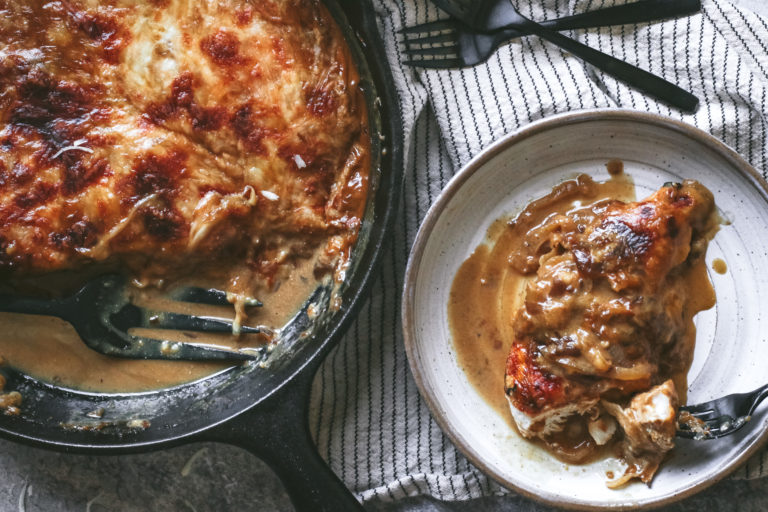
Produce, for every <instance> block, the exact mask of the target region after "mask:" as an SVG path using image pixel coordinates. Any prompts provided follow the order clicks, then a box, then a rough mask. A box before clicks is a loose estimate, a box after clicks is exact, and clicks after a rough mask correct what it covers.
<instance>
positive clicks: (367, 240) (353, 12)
mask: <svg viewBox="0 0 768 512" xmlns="http://www.w3.org/2000/svg"><path fill="white" fill-rule="evenodd" d="M325 4H326V5H327V6H328V8H329V10H330V11H331V13H332V15H333V16H334V18H335V19H336V20H337V22H338V23H339V25H340V26H341V27H342V31H343V32H344V35H345V37H346V38H347V42H348V43H349V45H350V47H351V48H352V51H353V53H354V54H355V56H356V60H357V62H358V67H359V70H360V76H361V86H363V88H364V90H365V92H366V99H367V103H368V109H369V114H370V120H371V121H370V127H371V139H372V141H373V154H374V158H373V170H372V176H371V178H372V180H371V192H370V197H369V202H368V203H369V204H368V209H367V211H366V214H365V217H364V221H363V227H362V229H361V233H360V238H359V240H358V242H357V244H356V247H355V250H354V252H353V256H352V266H351V268H350V271H349V272H348V275H347V280H346V282H345V285H344V287H343V288H342V290H341V296H342V304H343V305H342V307H341V308H340V309H339V310H337V311H329V312H327V313H325V314H323V315H320V317H318V318H315V319H313V320H310V319H309V317H308V316H307V315H306V313H304V312H302V313H300V314H299V315H297V317H296V318H295V319H294V321H293V322H292V328H291V332H292V335H291V336H288V338H289V339H288V340H286V341H284V342H283V343H282V344H281V345H280V348H279V349H278V350H277V351H276V352H275V353H274V354H272V356H271V360H270V366H269V367H268V368H258V367H254V366H251V367H238V368H234V369H231V370H227V371H224V372H222V373H220V374H217V375H214V376H212V377H209V378H207V379H204V380H202V381H199V382H196V383H192V384H188V385H184V386H181V387H178V388H174V389H169V390H163V391H153V392H148V393H141V394H130V395H105V394H89V393H83V392H78V391H73V390H67V389H62V388H58V387H55V386H52V385H49V384H45V383H41V382H39V381H37V380H35V379H33V378H30V377H28V376H25V375H23V374H21V373H19V372H16V371H14V370H12V369H4V370H3V372H4V374H5V375H6V377H7V380H8V385H7V389H9V390H18V391H20V392H21V393H22V395H23V397H24V403H23V407H22V414H21V415H20V416H18V417H9V416H2V417H0V435H2V436H3V437H6V438H8V439H10V440H13V441H18V442H23V443H27V444H31V445H34V446H38V447H43V448H49V449H54V450H60V451H65V452H79V453H89V454H93V453H96V454H122V453H135V452H140V451H149V450H156V449H161V448H166V447H171V446H175V445H179V444H184V443H192V442H197V441H220V442H225V443H231V444H235V445H237V446H240V447H242V448H245V449H246V450H249V451H250V452H252V453H254V454H256V455H257V456H258V457H260V458H262V459H263V460H264V461H266V462H267V463H268V464H269V465H270V466H271V467H272V469H273V470H274V471H275V472H276V473H277V474H278V476H279V477H280V479H281V480H282V482H283V484H284V485H285V487H286V490H287V492H288V494H289V495H290V497H291V500H292V501H293V504H294V506H295V507H296V508H297V509H299V510H306V511H317V510H333V511H339V510H350V509H352V510H354V509H359V508H360V505H359V504H358V502H357V501H356V500H355V498H354V496H353V495H352V494H351V493H350V492H349V491H348V490H347V489H346V488H345V487H344V485H343V484H342V483H341V481H340V480H339V479H338V478H337V477H336V476H335V475H334V474H333V473H332V472H331V470H330V469H329V468H328V467H327V466H326V464H325V462H323V460H322V459H321V458H320V456H319V455H318V453H317V451H316V448H315V446H314V443H313V442H312V439H311V436H310V433H309V425H308V421H307V408H308V401H309V400H308V398H309V391H310V386H311V384H312V381H313V377H314V374H315V371H316V370H317V368H318V366H319V365H320V363H321V362H322V360H323V358H324V356H325V355H326V354H327V353H328V351H329V350H330V349H331V348H332V347H333V346H334V345H335V343H336V342H337V341H338V340H339V338H340V337H341V336H342V334H343V332H344V330H345V329H346V327H347V326H348V325H349V323H350V321H351V320H352V318H353V317H354V314H355V311H356V306H359V304H360V302H361V300H362V298H363V296H364V294H365V291H366V289H367V287H368V285H369V283H370V281H371V277H372V274H373V270H374V267H375V266H376V261H377V260H378V256H379V253H380V252H381V247H382V244H383V243H384V239H385V236H386V234H387V233H388V232H389V231H390V227H391V224H392V221H393V217H394V213H395V210H396V203H397V198H398V195H399V194H398V193H399V190H400V188H401V181H402V148H401V147H399V145H398V141H400V140H401V139H400V135H401V134H400V130H401V126H400V125H399V124H398V122H397V121H396V120H397V119H399V115H398V114H397V110H396V109H397V108H398V103H397V96H396V92H395V87H394V82H393V79H392V76H391V73H390V70H389V68H388V67H387V59H386V55H385V53H384V47H383V42H382V41H381V39H380V36H379V34H378V32H377V29H376V21H375V18H374V12H373V7H372V6H371V4H370V0H325ZM315 295H316V296H315V300H320V301H325V302H327V301H328V298H329V291H328V290H327V289H323V288H318V290H317V292H316V294H315ZM307 332H311V333H312V334H311V335H310V336H309V337H307V336H306V333H307ZM302 333H304V336H301V334H302ZM100 408H103V409H104V411H105V413H104V416H103V418H102V419H101V420H94V419H89V418H88V417H87V416H86V414H87V413H89V412H92V411H94V410H98V409H100ZM136 420H139V421H136ZM143 420H146V421H148V422H149V424H150V426H149V427H148V428H146V429H142V428H136V425H140V424H141V423H142V421H143ZM98 423H102V425H101V426H102V427H103V428H101V429H100V430H93V429H90V430H89V427H92V426H93V425H94V424H98ZM62 425H69V428H62Z"/></svg>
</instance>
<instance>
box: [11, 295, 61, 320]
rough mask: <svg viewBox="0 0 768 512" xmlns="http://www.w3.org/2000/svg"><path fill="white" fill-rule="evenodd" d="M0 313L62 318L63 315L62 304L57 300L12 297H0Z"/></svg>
mask: <svg viewBox="0 0 768 512" xmlns="http://www.w3.org/2000/svg"><path fill="white" fill-rule="evenodd" d="M0 312H2V313H23V314H26V315H48V316H58V317H62V318H63V315H64V311H63V308H62V303H61V302H59V301H57V300H43V299H32V298H26V297H17V296H14V295H0Z"/></svg>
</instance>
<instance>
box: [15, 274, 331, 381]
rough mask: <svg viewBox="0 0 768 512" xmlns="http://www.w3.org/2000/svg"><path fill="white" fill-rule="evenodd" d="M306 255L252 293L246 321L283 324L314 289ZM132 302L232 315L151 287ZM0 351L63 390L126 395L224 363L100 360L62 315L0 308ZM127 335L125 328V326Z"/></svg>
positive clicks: (227, 340)
mask: <svg viewBox="0 0 768 512" xmlns="http://www.w3.org/2000/svg"><path fill="white" fill-rule="evenodd" d="M314 264H315V261H314V260H313V259H308V260H304V261H301V262H300V263H299V264H298V265H297V266H296V268H294V269H292V272H290V273H289V274H288V275H287V276H286V277H285V278H284V279H282V280H281V281H280V282H279V285H278V286H276V287H275V288H274V289H272V290H269V291H267V290H265V291H264V292H263V293H261V294H259V296H258V298H259V299H260V300H261V301H262V302H263V304H264V305H263V307H261V308H251V309H249V311H248V313H249V316H248V322H247V324H248V325H266V326H269V327H271V328H273V329H275V328H280V327H282V326H283V325H285V324H286V323H287V322H288V321H289V320H290V319H291V318H292V317H293V316H294V315H295V313H296V312H297V311H298V310H299V309H300V308H301V307H302V305H303V304H304V303H305V301H306V300H307V297H309V296H310V294H311V293H312V292H313V291H314V289H315V288H316V287H317V286H318V282H317V280H316V279H315V277H314V275H313V273H314ZM136 295H137V297H136V300H135V302H136V303H137V304H139V305H142V306H150V307H153V308H155V309H158V310H162V311H173V312H177V313H190V314H215V315H217V316H222V317H229V318H232V317H233V316H234V308H229V307H216V306H204V305H192V304H187V303H178V302H173V301H170V300H167V299H164V298H163V294H162V293H161V292H158V291H157V290H146V291H142V292H138V293H137V294H136ZM0 327H1V328H0V355H2V357H3V358H4V359H5V361H6V363H7V364H8V365H9V366H12V367H14V368H16V369H18V370H20V371H22V372H23V373H25V374H27V375H30V376H32V377H35V378H37V379H39V380H41V381H43V382H48V383H51V384H55V385H58V386H62V387H65V388H70V389H79V390H83V391H90V392H100V393H118V392H119V393H131V392H141V391H148V390H153V389H164V388H169V387H173V386H177V385H180V384H184V383H187V382H192V381H195V380H199V379H202V378H204V377H206V376H209V375H212V374H214V373H217V372H219V371H222V370H224V369H226V368H228V367H229V365H228V364H227V363H204V362H185V361H144V360H128V359H120V358H115V357H108V356H104V355H102V354H99V353H97V352H95V351H93V350H91V349H89V348H88V347H87V346H86V345H85V344H84V343H83V342H82V340H81V339H80V337H79V335H78V334H77V332H76V331H75V330H74V328H73V327H72V326H71V325H70V324H69V323H67V322H65V321H64V320H62V319H60V318H55V317H46V316H38V315H20V314H14V313H0ZM131 332H133V331H131ZM135 334H137V335H145V336H150V337H153V334H154V335H155V336H154V337H157V336H158V335H159V334H162V336H163V339H169V340H171V341H182V342H190V341H192V342H195V343H204V344H207V345H219V346H222V347H229V348H233V349H242V348H246V347H260V346H263V345H265V343H268V340H266V339H265V338H264V337H263V336H260V335H244V336H240V337H234V336H232V335H228V334H206V335H202V334H200V333H196V334H193V335H192V336H195V337H194V338H190V336H189V334H186V335H185V334H184V333H181V332H178V331H159V330H151V329H137V330H136V332H135Z"/></svg>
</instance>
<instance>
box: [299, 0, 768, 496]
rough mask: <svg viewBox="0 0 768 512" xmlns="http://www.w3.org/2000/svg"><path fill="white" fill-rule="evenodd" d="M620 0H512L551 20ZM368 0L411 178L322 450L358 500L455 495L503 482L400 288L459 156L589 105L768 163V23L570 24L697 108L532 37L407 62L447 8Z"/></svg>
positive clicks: (325, 371) (320, 388)
mask: <svg viewBox="0 0 768 512" xmlns="http://www.w3.org/2000/svg"><path fill="white" fill-rule="evenodd" d="M619 1H621V0H570V1H569V0H516V1H515V3H516V5H517V6H518V7H519V8H520V10H521V11H522V12H523V13H524V14H525V15H527V16H530V17H531V18H533V19H538V20H542V19H547V18H552V17H558V16H564V15H568V14H571V13H574V12H581V11H585V10H590V9H595V8H599V7H605V6H609V5H613V4H614V3H619ZM373 3H374V5H375V8H376V12H377V15H378V22H379V28H380V30H381V33H382V34H384V38H385V43H386V46H387V49H388V57H389V61H390V64H391V67H392V69H393V72H394V75H395V80H396V83H397V86H398V89H399V92H400V97H401V101H400V115H401V117H402V124H403V126H404V127H405V138H404V140H403V141H402V143H403V146H404V147H405V148H406V169H405V171H406V180H405V189H404V191H403V194H402V201H401V203H400V211H399V215H400V220H399V222H397V223H396V228H395V233H394V237H393V243H391V244H389V245H387V246H386V249H385V254H384V256H383V261H382V265H381V273H380V274H379V277H378V280H377V281H376V283H375V285H374V287H373V290H372V295H371V298H370V300H369V301H368V302H367V304H365V305H364V307H363V308H362V309H361V310H360V315H359V318H358V319H357V320H356V322H355V323H354V324H353V325H352V327H351V328H350V330H349V332H348V333H347V335H346V338H345V339H344V340H343V342H342V343H341V344H340V346H339V347H338V348H337V350H336V351H335V352H333V353H332V354H331V355H330V356H329V357H328V359H327V361H326V362H325V364H324V366H323V367H322V368H321V370H320V371H319V372H318V375H317V378H316V381H315V386H314V391H313V397H312V409H311V413H310V423H311V426H312V429H313V431H314V434H315V437H316V439H317V442H318V446H319V449H320V452H321V454H322V455H323V457H324V458H325V459H326V460H327V461H328V462H329V463H330V465H331V467H332V469H333V470H334V471H335V472H336V474H338V475H339V476H340V477H341V479H342V480H343V481H344V482H345V483H346V484H347V486H348V487H350V488H351V489H352V490H353V492H355V493H357V495H358V496H359V497H360V498H361V499H363V500H374V499H379V500H392V499H397V498H401V497H404V496H412V495H419V494H422V495H431V496H433V497H436V498H438V499H443V500H460V499H467V498H474V497H480V496H487V495H491V494H497V493H501V492H503V490H502V489H500V488H499V487H498V486H497V485H496V484H495V483H493V482H492V481H490V480H489V479H488V478H486V477H485V476H484V475H483V474H482V473H480V472H479V471H478V470H477V469H475V468H474V467H472V466H471V465H470V464H469V463H468V462H467V461H466V460H465V459H464V457H462V456H461V454H460V453H458V452H457V451H456V449H455V448H454V447H453V446H452V445H451V443H450V442H449V441H448V440H447V439H446V437H445V436H444V435H443V434H442V433H441V431H440V429H439V427H438V426H437V424H436V423H435V422H434V421H433V419H432V418H431V416H430V413H429V411H428V409H427V406H426V405H425V403H424V402H423V401H422V400H421V398H420V396H419V393H418V390H417V388H416V385H415V384H414V381H413V379H412V377H411V374H410V369H409V366H408V362H407V360H406V356H405V350H404V347H403V341H402V334H401V324H400V293H401V289H402V283H403V274H404V271H405V265H406V261H407V259H408V253H409V250H410V247H411V243H412V242H413V239H414V236H415V234H416V231H417V229H418V227H419V224H420V222H421V220H422V219H423V218H424V215H425V214H426V212H427V209H428V208H429V206H430V204H431V203H432V201H433V200H434V199H435V198H436V197H437V195H438V194H439V192H440V190H441V189H442V188H443V187H444V186H445V184H446V183H447V182H448V180H449V179H450V178H451V176H452V175H453V174H454V173H455V172H456V170H458V169H459V168H460V167H461V166H462V165H463V164H465V163H466V162H468V161H469V160H470V159H471V158H472V157H473V156H474V155H475V154H477V153H478V152H479V151H480V150H481V149H483V148H484V147H486V146H487V145H489V144H490V143H491V142H493V141H494V140H496V139H498V138H499V137H501V136H502V135H504V134H506V133H509V132H512V131H514V130H516V129H518V128H520V127H521V126H523V125H525V124H527V123H530V122H531V121H533V120H536V119H540V118H543V117H546V116H549V115H552V114H556V113H560V112H565V111H569V110H576V109H585V108H594V107H623V108H633V109H638V110H643V111H648V112H654V113H659V114H663V115H667V116H671V117H673V118H677V119H682V120H684V121H685V122H687V123H690V124H693V125H695V126H698V127H699V128H702V129H703V130H706V131H707V132H709V133H711V134H713V135H714V136H715V137H717V138H719V139H721V140H723V141H724V142H725V143H727V144H728V145H730V146H731V147H733V148H735V149H736V150H737V151H738V152H740V153H741V154H742V155H743V156H744V157H745V158H746V159H747V160H748V161H749V162H750V163H751V164H752V165H754V166H755V167H756V168H757V169H758V170H759V171H760V172H762V173H763V175H764V176H765V173H766V148H767V147H768V138H767V135H768V132H767V131H766V130H767V127H766V115H767V114H768V101H767V98H766V90H767V87H768V24H767V23H766V20H764V19H761V18H759V17H758V16H756V15H754V14H752V13H749V12H746V11H744V10H740V9H737V8H735V7H734V6H733V5H731V4H730V3H728V2H727V1H725V0H705V2H704V11H703V13H702V14H698V15H695V16H691V17H688V18H682V19H677V20H670V21H666V22H660V23H650V24H641V25H625V26H618V27H612V28H602V29H594V30H584V31H577V32H575V33H574V35H575V36H577V37H578V38H579V39H581V41H582V42H584V43H586V44H588V45H590V46H593V47H596V48H599V49H600V50H602V51H604V52H607V53H610V54H612V55H615V56H616V57H618V58H620V59H623V60H626V61H628V62H631V63H633V64H636V65H638V66H640V67H642V68H645V69H647V70H649V71H651V72H653V73H656V74H659V75H663V76H664V77H665V78H667V79H668V80H670V81H672V82H676V83H678V84H680V85H681V86H682V87H684V88H687V89H689V90H691V91H693V92H694V93H695V94H696V95H697V96H698V97H699V98H700V99H701V102H702V104H701V108H700V109H699V110H698V112H696V113H695V114H692V115H683V114H682V113H681V112H679V111H676V110H673V109H670V108H669V107H667V106H666V105H663V104H659V103H657V102H655V101H654V100H652V99H650V98H647V97H645V96H643V95H642V94H640V93H638V92H636V91H634V90H633V89H630V88H628V87H627V86H625V85H624V84H622V83H619V82H617V81H615V80H614V79H612V78H611V77H608V76H605V75H603V74H602V73H600V72H595V71H594V70H593V69H591V68H589V67H585V66H584V65H583V64H582V63H581V62H580V61H579V60H578V59H576V58H574V57H572V56H570V55H567V54H565V53H563V52H561V51H560V50H559V49H558V48H556V47H554V46H551V45H549V44H547V43H543V42H542V41H540V40H538V39H537V38H535V37H528V38H524V39H521V40H518V41H515V42H513V43H511V44H509V45H508V46H506V47H504V48H502V49H500V50H499V51H498V52H497V53H496V55H494V56H493V57H492V58H491V59H490V60H489V61H488V62H487V63H485V64H483V65H480V66H477V67H474V68H470V69H464V70H445V71H434V70H430V71H424V70H413V69H410V68H408V67H406V66H404V65H403V64H402V62H403V54H402V53H401V51H400V48H399V47H398V36H397V35H396V31H397V30H398V29H400V28H401V27H403V26H407V25H413V24H416V23H423V22H425V21H431V20H435V19H438V18H440V17H443V16H444V14H442V13H441V12H440V11H438V10H437V9H436V8H435V7H434V6H433V5H432V4H431V3H429V2H428V1H427V0H373ZM764 457H765V455H764V454H763V453H761V454H758V456H756V457H755V458H754V459H753V460H752V461H750V463H749V464H747V465H746V466H745V467H744V468H743V469H741V470H739V471H738V473H737V476H740V477H742V478H744V477H746V478H753V477H757V476H761V475H762V474H763V467H764V464H763V461H764ZM765 468H766V469H767V470H768V463H767V464H765Z"/></svg>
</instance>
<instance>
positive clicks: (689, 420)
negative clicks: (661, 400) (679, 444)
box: [677, 384, 768, 440]
mask: <svg viewBox="0 0 768 512" xmlns="http://www.w3.org/2000/svg"><path fill="white" fill-rule="evenodd" d="M766 396H768V384H766V385H765V386H763V387H761V388H758V389H756V390H754V391H750V392H749V393H735V394H733V395H727V396H724V397H722V398H718V399H716V400H712V401H711V402H705V403H703V404H696V405H686V406H683V407H680V413H679V414H678V427H677V436H678V437H685V438H689V439H696V440H700V439H716V438H718V437H723V436H727V435H729V434H733V433H734V432H736V431H737V430H739V429H740V428H741V427H743V426H744V425H746V424H747V423H748V422H749V420H750V419H751V417H752V413H753V412H755V409H756V408H757V406H758V405H759V404H760V402H762V401H763V399H765V397H766Z"/></svg>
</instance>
